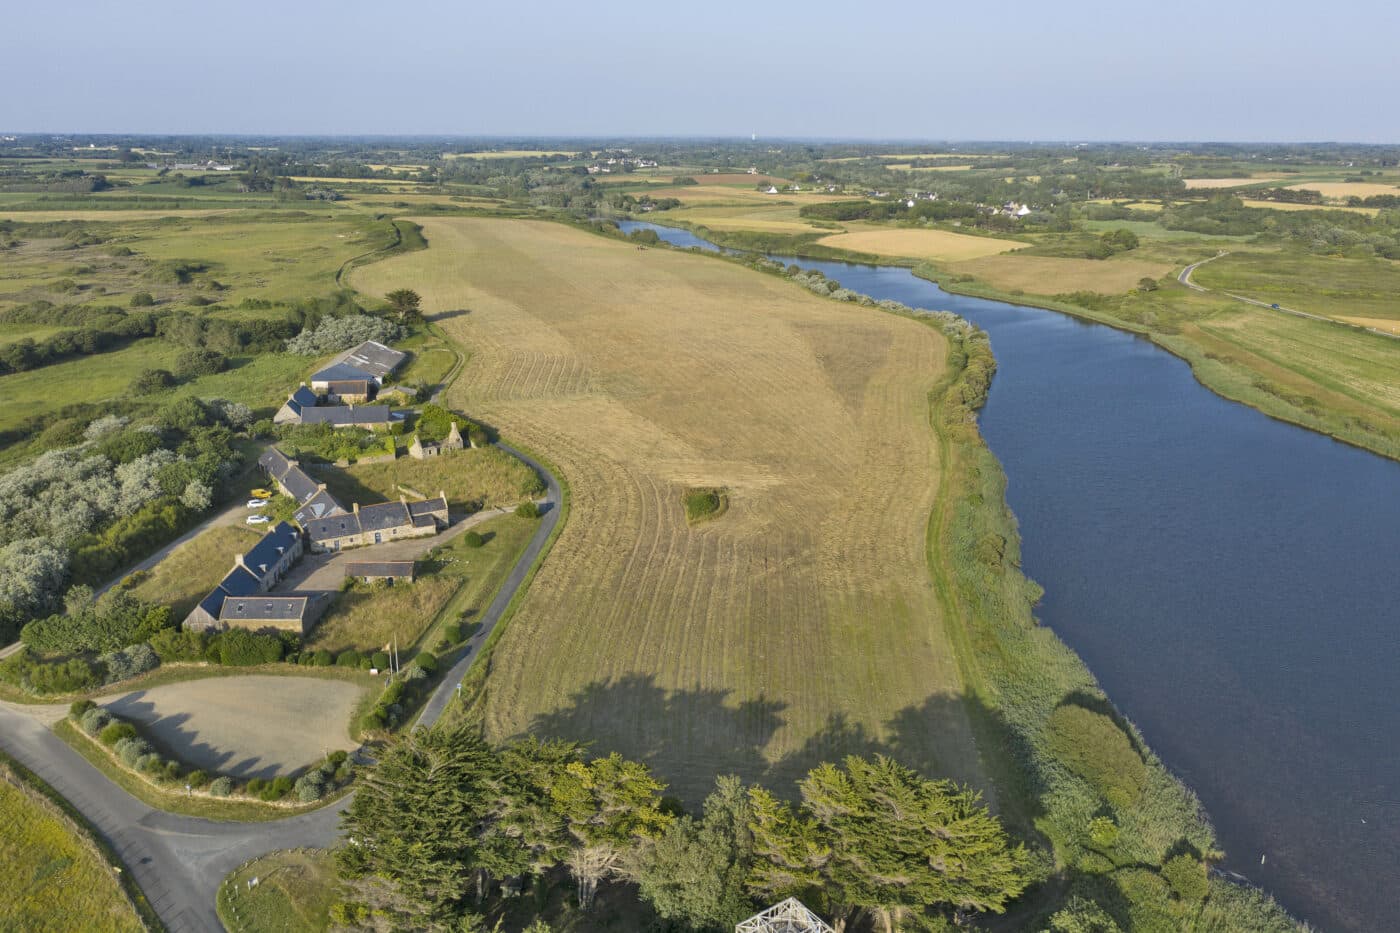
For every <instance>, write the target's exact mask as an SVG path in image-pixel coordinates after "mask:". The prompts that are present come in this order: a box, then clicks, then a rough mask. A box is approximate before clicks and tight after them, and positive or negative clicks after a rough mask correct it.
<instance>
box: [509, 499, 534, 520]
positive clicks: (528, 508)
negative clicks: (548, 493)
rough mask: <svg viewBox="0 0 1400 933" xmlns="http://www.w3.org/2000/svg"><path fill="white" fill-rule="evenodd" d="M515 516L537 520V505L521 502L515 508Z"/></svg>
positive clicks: (530, 502)
mask: <svg viewBox="0 0 1400 933" xmlns="http://www.w3.org/2000/svg"><path fill="white" fill-rule="evenodd" d="M515 514H516V515H518V516H520V517H521V518H539V517H540V507H539V504H538V503H536V502H534V501H533V500H531V501H526V502H522V503H520V504H519V505H517V506H516V507H515Z"/></svg>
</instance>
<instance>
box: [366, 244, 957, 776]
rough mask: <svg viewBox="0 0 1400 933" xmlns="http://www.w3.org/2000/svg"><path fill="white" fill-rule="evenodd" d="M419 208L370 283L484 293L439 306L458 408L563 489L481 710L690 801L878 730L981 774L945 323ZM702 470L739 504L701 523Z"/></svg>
mask: <svg viewBox="0 0 1400 933" xmlns="http://www.w3.org/2000/svg"><path fill="white" fill-rule="evenodd" d="M425 223H426V229H425V234H426V236H427V238H428V241H429V243H430V244H432V245H431V246H430V247H429V249H428V250H425V251H421V252H418V253H413V254H409V255H405V256H400V257H395V258H392V259H389V260H386V261H384V262H381V263H377V264H374V265H371V266H366V267H363V268H361V269H357V270H356V271H355V273H354V276H353V280H354V284H355V285H356V286H357V287H359V288H361V289H362V290H364V291H368V292H372V293H383V292H385V291H388V290H389V289H391V288H394V287H398V286H400V285H403V284H407V283H412V285H413V287H414V288H416V289H417V290H419V291H420V292H421V293H422V294H423V296H424V299H425V305H426V308H427V310H429V311H436V310H442V309H450V308H463V307H469V308H472V309H473V313H472V314H470V315H464V316H459V317H455V318H451V319H449V320H446V321H444V322H442V325H441V326H442V327H443V329H444V330H446V331H447V332H448V333H449V335H450V336H452V337H454V338H455V339H456V340H457V341H459V342H460V343H461V344H462V345H463V346H464V347H465V348H466V349H467V350H469V351H470V352H471V353H472V364H471V365H470V366H469V367H467V369H466V370H465V371H464V372H463V374H462V376H461V377H460V378H459V379H458V380H457V381H456V382H455V383H454V384H453V387H452V389H451V390H450V391H449V393H448V401H449V403H450V404H452V406H453V407H455V408H459V409H461V410H463V411H466V412H468V413H469V414H472V415H479V416H480V417H482V418H483V419H484V420H486V421H488V422H489V423H491V424H494V425H496V426H497V427H499V428H500V430H501V432H502V434H503V435H504V436H505V437H507V438H511V439H517V438H518V439H519V440H520V441H521V442H522V443H524V444H526V445H527V446H528V447H530V448H533V449H537V450H540V451H544V452H547V454H548V456H549V457H550V459H551V460H552V461H553V462H554V463H555V464H556V465H557V466H558V467H559V469H560V472H561V474H562V477H563V478H564V479H565V480H567V481H568V483H569V484H570V487H571V490H572V499H571V512H570V516H569V521H568V523H567V525H566V526H565V527H564V529H563V531H562V533H561V534H560V536H559V538H558V540H557V541H556V543H555V544H554V547H553V550H552V551H551V553H550V557H549V559H548V560H547V561H546V562H545V563H544V564H543V565H542V566H541V568H540V570H539V572H538V574H537V576H536V577H535V579H534V582H533V584H532V585H531V587H530V589H529V591H528V592H527V593H526V595H525V596H524V598H523V600H522V601H521V603H520V605H519V609H518V611H517V612H516V613H515V615H514V616H513V618H512V619H511V621H510V624H509V626H508V628H507V629H505V631H504V634H503V637H502V638H501V640H500V641H499V643H498V644H497V646H496V648H495V650H494V653H493V655H492V659H491V671H490V674H489V676H488V678H487V680H486V686H485V692H484V699H483V700H482V706H481V712H482V713H483V714H484V719H485V725H486V728H487V731H488V733H489V734H490V735H491V736H492V737H493V738H497V739H499V738H504V737H507V736H511V735H516V734H519V733H522V732H526V731H534V732H538V733H541V734H560V735H566V736H569V737H572V738H578V739H583V740H587V741H593V742H595V743H596V744H595V746H594V747H595V749H596V750H597V751H600V752H603V751H607V750H610V749H617V750H619V751H621V752H623V753H625V754H629V755H633V756H637V757H640V758H642V759H644V760H646V761H648V762H650V763H651V764H652V765H653V766H655V767H656V768H657V770H658V771H659V772H660V773H661V775H662V776H663V777H664V778H665V779H666V780H668V781H669V782H671V786H672V790H673V792H675V793H678V794H679V795H681V796H682V797H684V798H686V799H688V800H691V801H695V800H697V799H698V798H699V797H701V796H702V795H703V794H704V793H705V792H706V791H707V790H708V789H709V787H710V785H711V782H712V780H713V778H714V776H715V775H716V774H722V773H729V772H733V773H739V774H741V775H743V776H744V777H746V778H748V779H751V780H755V779H768V780H769V781H771V782H772V783H773V784H774V785H775V786H780V787H786V786H787V785H786V782H787V781H790V780H791V779H792V778H793V777H794V776H796V775H798V774H800V773H802V772H804V771H805V770H806V769H807V768H810V767H811V766H812V765H813V764H815V763H816V762H818V761H820V760H827V759H830V757H831V756H833V755H838V754H841V753H843V752H851V751H862V750H868V749H869V748H870V747H871V745H872V744H873V743H875V742H878V741H882V740H883V741H886V742H888V743H889V744H890V745H891V746H897V748H898V751H899V755H900V757H901V758H903V759H905V760H906V761H908V762H909V763H911V764H912V765H914V766H917V767H919V768H922V769H924V770H926V771H927V772H929V773H931V774H940V775H950V776H954V777H957V778H959V779H963V780H979V777H980V772H979V767H978V760H977V753H976V750H975V748H974V747H973V744H972V738H971V732H970V730H969V727H968V723H967V719H966V714H965V711H964V709H963V706H962V703H961V699H960V698H961V686H960V677H959V673H958V670H957V665H956V659H955V657H954V655H953V651H952V648H951V645H950V643H949V640H948V635H947V633H946V631H945V629H944V616H943V611H942V609H941V607H940V604H939V601H938V599H937V598H936V596H935V593H934V591H933V588H932V587H931V585H930V583H929V578H928V572H927V567H926V564H925V561H924V536H925V531H926V523H927V521H928V516H929V513H930V510H931V508H932V505H933V496H934V492H933V491H934V489H935V487H936V485H937V482H936V479H937V475H938V471H939V466H940V465H939V459H938V450H937V444H936V441H935V438H934V436H933V433H932V431H931V428H930V425H929V421H928V415H929V413H928V393H929V391H930V389H931V388H932V387H933V386H934V384H935V383H936V382H937V380H938V379H939V377H940V375H941V374H942V373H943V372H944V366H945V357H946V353H947V345H946V343H945V341H944V339H943V338H942V337H941V335H939V334H938V333H936V332H935V331H934V330H933V329H931V328H928V327H925V326H923V325H920V324H918V323H916V322H913V321H909V320H905V319H902V318H898V317H895V316H892V315H884V314H880V313H878V312H872V311H870V310H866V309H859V308H854V307H851V306H847V305H842V304H839V303H836V302H831V301H826V300H822V299H818V298H816V297H814V296H812V295H810V294H808V293H806V292H804V291H802V290H801V289H798V288H796V287H794V286H793V285H791V284H790V283H788V282H786V281H783V280H782V279H779V278H776V277H771V276H765V275H761V274H758V273H754V272H750V271H748V270H745V269H742V268H740V267H738V266H735V265H731V264H729V263H724V262H720V261H717V260H714V259H711V258H706V257H699V256H692V255H688V254H684V253H673V252H669V251H662V250H648V251H638V250H636V249H634V248H632V247H631V246H630V245H628V244H624V243H618V242H616V241H612V240H608V239H604V238H601V237H595V236H591V235H589V234H586V233H583V232H579V231H576V230H571V229H569V228H566V227H562V226H559V225H554V224H549V223H540V222H528V221H510V220H491V219H481V218H452V219H440V220H429V221H426V222H425ZM468 270H470V274H467V273H468ZM692 487H716V488H720V487H722V488H725V489H726V490H727V494H728V502H729V508H728V510H727V511H726V512H725V513H724V514H723V515H722V516H720V517H718V518H716V519H715V520H713V521H709V522H705V523H703V524H699V525H695V526H693V527H692V526H691V525H689V524H688V523H687V521H686V516H685V510H684V505H683V499H682V494H683V492H684V491H685V490H686V489H689V488H692Z"/></svg>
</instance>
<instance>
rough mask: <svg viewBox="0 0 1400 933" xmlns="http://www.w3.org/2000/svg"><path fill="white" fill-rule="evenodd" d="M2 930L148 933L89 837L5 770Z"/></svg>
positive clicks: (0, 846) (0, 818)
mask: <svg viewBox="0 0 1400 933" xmlns="http://www.w3.org/2000/svg"><path fill="white" fill-rule="evenodd" d="M0 865H4V866H5V882H4V884H0V929H5V930H15V931H21V930H22V931H25V933H31V931H32V933H67V931H75V930H82V931H93V933H128V931H130V933H140V931H142V930H144V929H145V926H144V924H142V923H141V921H140V920H139V919H138V917H137V915H136V911H135V910H134V909H133V908H132V906H131V902H130V901H128V900H127V898H126V895H125V894H124V893H123V891H122V889H121V886H120V885H119V884H118V882H117V879H116V875H115V874H114V873H113V871H112V868H111V866H110V865H108V864H107V862H106V859H105V858H104V857H103V855H102V853H101V852H100V851H99V850H98V848H97V847H96V846H95V845H94V844H93V842H92V841H91V840H90V839H88V838H87V836H86V834H85V831H84V830H81V829H79V828H78V827H76V826H74V825H73V823H72V821H71V820H70V819H69V818H68V817H67V816H66V815H65V814H63V813H62V811H60V810H59V809H58V808H57V807H56V806H54V805H53V804H52V803H50V802H49V801H47V800H45V799H44V798H43V797H41V796H40V795H39V794H37V793H35V792H34V791H32V790H30V789H29V788H28V787H27V786H26V785H24V784H23V783H22V782H21V781H20V779H19V778H18V777H16V776H15V775H14V774H13V773H12V772H11V771H10V770H9V769H8V767H5V766H3V765H0Z"/></svg>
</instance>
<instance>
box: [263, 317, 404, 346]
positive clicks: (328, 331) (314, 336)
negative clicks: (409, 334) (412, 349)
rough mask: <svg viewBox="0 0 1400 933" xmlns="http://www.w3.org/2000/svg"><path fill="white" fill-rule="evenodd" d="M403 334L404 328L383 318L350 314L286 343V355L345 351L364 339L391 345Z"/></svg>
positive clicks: (325, 323) (333, 319) (325, 321)
mask: <svg viewBox="0 0 1400 933" xmlns="http://www.w3.org/2000/svg"><path fill="white" fill-rule="evenodd" d="M402 335H403V329H402V328H401V327H399V326H398V325H397V324H394V323H393V322H392V321H386V320H385V319H384V318H379V317H371V316H369V315H368V314H351V315H347V316H346V317H339V318H327V319H325V320H323V321H322V322H321V323H320V324H319V325H318V326H317V327H316V328H315V329H314V330H304V331H302V332H301V333H300V334H298V335H297V336H296V337H293V338H292V339H291V340H288V341H287V352H288V353H299V354H302V355H303V356H320V355H322V354H325V353H335V352H336V351H337V350H348V349H350V348H351V347H353V346H356V345H358V344H361V343H364V342H365V341H366V340H376V341H378V342H380V343H386V344H387V343H392V342H393V341H395V340H397V339H399V337H401V336H402Z"/></svg>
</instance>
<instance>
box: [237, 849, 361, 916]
mask: <svg viewBox="0 0 1400 933" xmlns="http://www.w3.org/2000/svg"><path fill="white" fill-rule="evenodd" d="M254 879H256V881H257V884H255V885H254V884H251V883H250V882H252V881H253V880H254ZM336 884H337V881H336V870H335V859H334V857H333V855H332V854H331V853H330V852H329V851H327V850H325V849H292V850H289V851H285V852H273V853H270V854H268V855H264V856H263V857H262V858H258V859H254V860H253V861H251V862H248V863H247V864H245V865H242V866H240V867H239V868H238V869H237V870H236V871H234V872H233V873H232V874H230V875H229V876H228V877H227V878H225V879H224V883H223V884H222V885H220V886H219V896H218V901H217V905H216V906H217V908H218V911H219V920H220V921H221V922H222V923H223V925H224V927H225V928H226V929H227V930H228V931H229V933H283V931H286V930H299V931H306V933H320V931H323V930H327V929H329V928H330V914H329V911H330V907H331V904H332V903H334V901H335V890H336Z"/></svg>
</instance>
